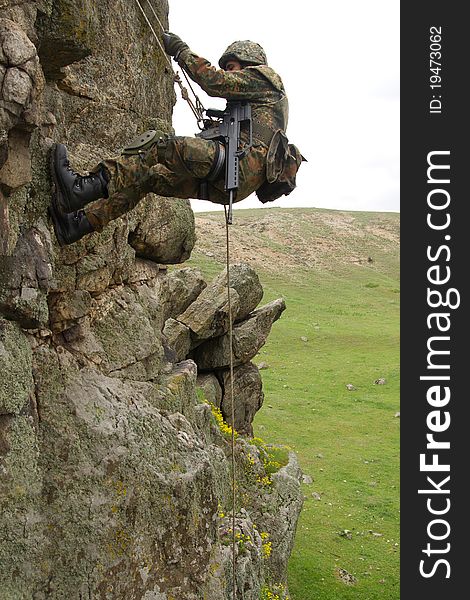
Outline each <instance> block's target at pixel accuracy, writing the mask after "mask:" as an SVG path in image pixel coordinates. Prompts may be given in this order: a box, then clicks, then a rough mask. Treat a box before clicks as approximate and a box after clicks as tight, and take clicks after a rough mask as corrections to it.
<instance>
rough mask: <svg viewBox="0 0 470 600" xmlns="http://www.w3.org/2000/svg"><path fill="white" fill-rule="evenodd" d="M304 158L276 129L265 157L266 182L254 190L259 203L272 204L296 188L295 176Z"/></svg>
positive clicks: (279, 130) (283, 134)
mask: <svg viewBox="0 0 470 600" xmlns="http://www.w3.org/2000/svg"><path fill="white" fill-rule="evenodd" d="M306 160H307V159H306V158H304V157H303V156H302V154H301V152H300V150H299V149H298V148H297V146H295V145H294V144H289V140H288V139H287V136H286V134H285V133H284V132H283V131H282V129H278V130H277V131H276V132H275V133H274V135H273V138H272V140H271V143H270V144H269V148H268V154H267V156H266V181H265V182H264V183H263V184H262V185H261V186H260V187H259V188H258V189H257V190H256V195H257V196H258V200H260V202H263V203H265V202H273V200H277V199H278V198H280V197H281V196H288V195H289V194H290V193H291V192H292V190H294V189H295V187H296V182H295V179H296V176H297V171H298V170H299V167H300V165H301V164H302V162H303V161H306Z"/></svg>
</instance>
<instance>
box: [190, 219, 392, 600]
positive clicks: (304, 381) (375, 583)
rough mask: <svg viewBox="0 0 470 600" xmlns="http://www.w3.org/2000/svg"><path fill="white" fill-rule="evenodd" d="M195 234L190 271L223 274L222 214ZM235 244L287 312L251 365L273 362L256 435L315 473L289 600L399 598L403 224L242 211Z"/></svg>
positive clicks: (235, 253)
mask: <svg viewBox="0 0 470 600" xmlns="http://www.w3.org/2000/svg"><path fill="white" fill-rule="evenodd" d="M196 227H197V233H198V242H197V246H196V248H195V250H194V252H193V256H192V258H191V260H190V261H189V264H193V265H195V266H198V267H200V268H201V269H202V270H203V272H204V273H205V274H206V275H207V276H212V275H215V274H216V273H218V272H220V270H221V269H222V268H223V266H224V261H225V225H224V216H223V213H203V214H201V213H200V214H196ZM230 236H231V241H232V244H231V260H232V262H238V261H245V262H248V263H250V264H251V265H252V266H253V267H254V268H255V269H256V271H257V272H258V274H259V276H260V279H261V282H262V284H263V287H264V290H265V297H264V299H263V302H267V301H270V300H272V299H274V298H276V297H279V296H283V297H284V298H285V299H286V304H287V310H286V311H285V313H284V315H283V316H282V318H281V319H280V320H279V321H278V322H276V323H275V324H274V326H273V330H272V333H271V335H270V337H269V339H268V342H267V344H266V345H265V346H264V347H263V348H262V349H261V351H260V353H259V355H258V356H257V357H256V358H255V362H257V363H260V362H261V361H262V362H265V363H267V364H268V368H267V369H266V370H262V371H261V372H262V376H263V382H264V391H265V401H264V406H263V408H262V409H261V411H260V412H259V413H258V415H257V417H256V419H255V435H257V436H259V437H262V438H263V439H265V440H266V441H267V442H275V443H281V444H287V445H289V446H290V447H291V448H292V449H293V450H294V451H295V452H297V454H298V457H299V460H300V464H301V466H302V469H303V471H304V473H305V474H306V475H309V476H310V477H311V478H312V483H305V484H303V491H304V495H305V504H304V510H303V512H302V516H301V519H300V522H299V528H298V531H297V538H296V545H295V548H294V551H293V554H292V558H291V561H290V565H289V587H290V592H291V599H292V600H349V599H351V600H352V599H353V598H354V599H357V598H360V599H361V600H379V599H380V600H398V598H399V580H398V576H399V573H398V569H399V546H398V535H399V473H398V467H399V421H400V419H399V418H398V416H397V412H398V411H399V398H398V394H399V347H398V346H399V339H398V335H399V294H398V292H399V270H398V268H399V216H398V215H397V214H394V213H365V212H363V213H359V212H343V211H332V210H318V209H275V208H272V209H261V210H244V211H236V212H235V214H234V225H232V226H231V227H230ZM186 264H188V263H186ZM379 379H384V380H385V383H384V384H383V385H382V384H378V383H375V382H376V381H377V380H379ZM349 384H351V385H352V386H353V388H354V389H348V388H347V387H346V386H348V385H349Z"/></svg>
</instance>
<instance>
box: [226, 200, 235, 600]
mask: <svg viewBox="0 0 470 600" xmlns="http://www.w3.org/2000/svg"><path fill="white" fill-rule="evenodd" d="M224 211H225V237H226V246H227V247H226V257H227V298H228V322H229V329H228V331H229V334H228V336H229V347H230V408H231V417H232V440H231V449H232V592H233V600H236V591H237V584H236V579H235V574H236V561H237V557H236V536H235V499H236V498H235V497H236V493H235V490H236V478H235V406H234V402H233V396H234V395H233V348H232V337H233V327H232V303H231V295H230V239H229V232H228V229H229V227H228V226H229V225H230V224H231V220H230V215H229V212H228V211H227V206H226V205H225V204H224Z"/></svg>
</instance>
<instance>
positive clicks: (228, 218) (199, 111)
mask: <svg viewBox="0 0 470 600" xmlns="http://www.w3.org/2000/svg"><path fill="white" fill-rule="evenodd" d="M135 2H136V4H137V5H138V7H139V9H140V11H141V13H142V15H143V16H144V19H145V21H146V22H147V25H148V26H149V28H150V31H151V32H152V34H153V37H154V38H155V40H156V41H157V44H158V46H159V47H160V49H161V51H162V53H163V56H164V57H165V59H166V61H167V62H168V64H169V65H170V68H171V70H172V71H173V64H172V62H171V60H170V59H169V58H168V55H167V53H166V52H165V49H164V48H163V46H162V44H161V42H160V39H159V37H158V35H157V33H156V32H155V29H154V28H153V27H152V24H151V23H150V20H149V18H148V17H147V14H146V13H145V11H144V8H143V6H142V4H141V3H140V1H139V0H135ZM147 3H148V5H149V6H150V9H151V11H152V13H153V16H154V18H155V20H156V21H157V23H158V24H159V25H160V28H161V30H162V31H163V32H164V31H165V28H164V27H163V25H162V23H161V21H160V19H159V18H158V15H157V13H156V11H155V9H154V8H153V6H152V3H151V2H150V0H147ZM182 71H183V75H184V77H185V79H186V81H187V83H188V86H189V88H190V90H191V92H192V94H193V96H194V98H195V100H194V102H193V101H192V100H191V98H190V97H189V94H188V90H187V89H186V88H185V87H184V86H183V84H182V82H181V78H180V76H179V73H177V72H176V73H175V72H174V71H173V73H174V81H175V83H177V84H178V86H179V88H180V91H181V97H182V98H183V100H186V102H187V103H188V104H189V106H190V108H191V110H192V112H193V114H194V116H195V117H196V120H197V124H198V126H199V128H200V129H202V128H203V127H202V126H201V123H203V121H204V113H205V108H204V106H203V105H202V103H201V101H200V100H199V98H198V97H197V95H196V93H195V91H194V89H193V87H192V85H191V82H190V80H189V79H188V77H187V75H186V72H185V70H184V69H183V70H182ZM224 211H225V230H226V241H227V250H226V256H227V300H228V318H229V346H230V406H231V420H232V427H231V431H232V435H231V457H232V596H233V600H236V594H237V583H236V558H237V557H236V533H235V502H236V477H235V407H234V400H233V399H234V391H233V348H232V339H233V325H232V302H231V295H230V239H229V227H228V226H229V225H231V223H232V214H231V211H230V210H229V211H227V206H225V205H224Z"/></svg>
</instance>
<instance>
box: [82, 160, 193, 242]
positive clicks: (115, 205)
mask: <svg viewBox="0 0 470 600" xmlns="http://www.w3.org/2000/svg"><path fill="white" fill-rule="evenodd" d="M148 176H149V179H148V180H146V182H145V185H144V183H143V180H142V179H141V180H140V181H139V185H138V186H136V185H130V186H122V187H120V188H118V189H115V190H113V191H111V193H110V196H109V198H106V199H102V200H98V201H97V202H93V203H92V204H88V205H87V206H86V207H85V210H84V212H85V215H86V217H87V219H88V220H89V222H90V223H91V225H92V226H93V230H94V231H102V230H103V228H104V227H105V226H106V225H107V224H108V223H109V222H110V221H112V220H113V219H117V218H118V217H120V216H122V215H123V214H125V213H127V212H129V211H130V210H131V209H132V208H134V207H135V206H136V205H137V204H138V202H139V201H140V200H141V199H142V198H143V197H144V196H145V195H147V194H148V193H150V192H153V193H155V194H158V195H159V196H166V197H173V196H175V197H178V198H197V194H198V190H199V185H200V181H199V180H197V179H195V178H194V177H191V176H190V175H188V174H187V173H183V174H180V173H175V172H173V171H170V170H169V169H168V168H167V167H165V166H164V165H162V164H157V165H155V166H154V167H152V173H151V175H148Z"/></svg>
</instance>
